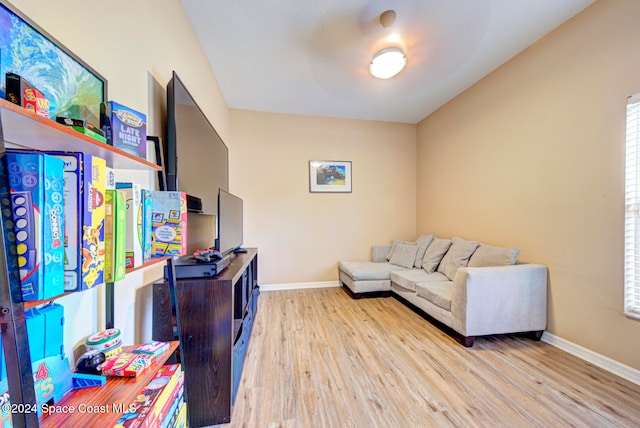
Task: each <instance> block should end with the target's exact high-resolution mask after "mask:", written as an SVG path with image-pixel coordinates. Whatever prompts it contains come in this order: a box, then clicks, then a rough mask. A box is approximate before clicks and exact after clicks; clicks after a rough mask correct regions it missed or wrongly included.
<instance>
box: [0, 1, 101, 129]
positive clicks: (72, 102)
mask: <svg viewBox="0 0 640 428" xmlns="http://www.w3.org/2000/svg"><path fill="white" fill-rule="evenodd" d="M8 72H11V73H15V74H17V75H19V76H20V77H22V78H23V79H26V80H27V81H28V82H29V83H30V84H32V85H33V86H34V87H35V88H36V89H38V90H39V91H40V92H41V93H42V94H43V95H44V96H45V98H47V100H48V101H49V117H51V118H52V119H53V120H55V118H56V117H57V116H62V117H68V118H72V119H81V120H85V121H87V122H89V123H91V124H92V125H94V126H99V125H100V103H103V102H106V101H107V80H106V79H105V78H104V77H103V76H102V75H100V74H99V73H98V72H97V71H95V70H94V69H93V68H91V67H90V66H89V65H88V64H87V63H85V62H84V61H82V60H81V59H80V58H79V57H77V56H76V55H75V54H74V53H73V52H71V51H70V50H69V49H67V48H66V47H65V46H64V45H62V44H61V43H60V42H58V41H57V40H56V39H55V38H53V37H52V36H51V35H50V34H48V33H47V32H46V31H44V30H43V29H42V28H40V27H39V26H38V25H37V24H36V23H34V22H33V21H31V20H30V19H29V18H28V17H27V16H25V15H24V14H23V13H22V12H20V11H19V10H17V9H16V8H15V7H14V6H13V5H10V4H8V3H7V2H0V97H2V98H6V87H5V83H6V75H7V73H8Z"/></svg>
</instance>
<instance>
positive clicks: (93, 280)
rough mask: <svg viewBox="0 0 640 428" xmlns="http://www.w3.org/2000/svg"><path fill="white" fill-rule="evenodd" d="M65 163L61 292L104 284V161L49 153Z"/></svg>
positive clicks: (87, 156)
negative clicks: (63, 252)
mask: <svg viewBox="0 0 640 428" xmlns="http://www.w3.org/2000/svg"><path fill="white" fill-rule="evenodd" d="M49 153H50V154H52V155H54V156H55V157H57V158H59V159H62V161H63V162H64V178H65V180H64V195H65V198H64V199H65V207H64V210H65V214H66V218H67V221H66V228H65V239H64V242H65V259H64V261H65V265H64V268H65V273H64V291H82V290H87V289H90V288H93V287H96V286H98V285H100V284H103V283H104V213H105V207H104V194H105V175H106V162H105V160H104V159H101V158H99V157H96V156H91V155H88V154H86V153H79V152H49Z"/></svg>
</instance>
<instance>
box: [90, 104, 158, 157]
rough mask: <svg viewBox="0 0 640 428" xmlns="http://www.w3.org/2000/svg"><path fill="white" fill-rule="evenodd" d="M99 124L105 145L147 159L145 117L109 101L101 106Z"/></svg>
mask: <svg viewBox="0 0 640 428" xmlns="http://www.w3.org/2000/svg"><path fill="white" fill-rule="evenodd" d="M100 113H101V124H100V127H101V128H102V130H103V132H104V135H105V137H106V139H107V143H108V144H110V145H112V146H113V147H117V148H118V149H120V150H122V151H125V152H127V153H130V154H132V155H135V156H139V157H141V158H143V159H146V158H147V116H146V115H144V114H142V113H140V112H137V111H135V110H134V109H132V108H129V107H126V106H123V105H122V104H118V103H117V102H115V101H109V102H107V103H106V104H103V105H102V106H101V112H100Z"/></svg>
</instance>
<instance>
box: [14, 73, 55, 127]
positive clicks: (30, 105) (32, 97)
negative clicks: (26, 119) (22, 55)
mask: <svg viewBox="0 0 640 428" xmlns="http://www.w3.org/2000/svg"><path fill="white" fill-rule="evenodd" d="M5 88H6V98H7V100H9V101H11V102H12V103H14V104H17V105H19V106H21V107H24V108H26V109H27V110H31V111H32V112H34V113H35V114H37V115H38V116H43V117H49V100H48V99H47V98H46V97H45V96H44V95H42V92H40V91H39V90H37V89H36V88H35V87H34V86H33V85H32V84H31V83H29V82H28V81H27V80H26V79H24V78H23V77H21V76H20V75H18V74H15V73H7V74H6V76H5Z"/></svg>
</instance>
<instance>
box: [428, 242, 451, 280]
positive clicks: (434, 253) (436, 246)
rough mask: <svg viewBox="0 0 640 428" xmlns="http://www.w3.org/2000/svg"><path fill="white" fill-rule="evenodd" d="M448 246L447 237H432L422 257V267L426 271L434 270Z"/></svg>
mask: <svg viewBox="0 0 640 428" xmlns="http://www.w3.org/2000/svg"><path fill="white" fill-rule="evenodd" d="M450 246H451V241H450V240H448V239H440V238H433V241H431V244H429V246H428V247H427V251H425V253H424V257H423V258H422V269H424V271H425V272H427V273H433V272H435V271H436V269H437V268H438V265H439V264H440V261H441V260H442V257H444V255H445V253H446V252H447V250H448V249H449V247H450Z"/></svg>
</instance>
